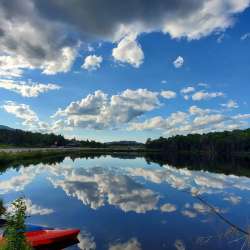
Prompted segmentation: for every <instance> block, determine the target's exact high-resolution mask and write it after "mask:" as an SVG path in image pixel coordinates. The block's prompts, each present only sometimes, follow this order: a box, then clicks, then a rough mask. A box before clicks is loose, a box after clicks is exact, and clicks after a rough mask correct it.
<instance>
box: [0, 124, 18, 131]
mask: <svg viewBox="0 0 250 250" xmlns="http://www.w3.org/2000/svg"><path fill="white" fill-rule="evenodd" d="M0 129H6V130H15V129H13V128H10V127H8V126H4V125H0Z"/></svg>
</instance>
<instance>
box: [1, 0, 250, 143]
mask: <svg viewBox="0 0 250 250" xmlns="http://www.w3.org/2000/svg"><path fill="white" fill-rule="evenodd" d="M249 7H250V0H238V1H235V0H209V1H208V0H185V1H184V0H179V1H174V0H155V1H153V0H152V1H151V0H137V1H134V0H127V1H121V0H119V1H117V0H107V1H101V0H86V1H81V0H74V1H68V0H60V1H59V0H43V1H36V0H22V1H20V0H0V124H1V125H7V126H10V127H13V128H18V129H23V130H30V131H39V132H42V133H52V132H53V133H56V134H63V135H64V136H65V137H67V138H73V137H75V138H77V139H94V140H98V141H102V142H105V141H113V140H137V141H142V142H143V141H145V140H146V139H147V138H158V137H159V136H163V137H170V136H174V135H177V134H183V135H186V134H190V133H207V132H213V131H224V130H234V129H244V128H248V127H249V122H250V97H249V96H250V82H249V81H250V27H249V23H250V8H249Z"/></svg>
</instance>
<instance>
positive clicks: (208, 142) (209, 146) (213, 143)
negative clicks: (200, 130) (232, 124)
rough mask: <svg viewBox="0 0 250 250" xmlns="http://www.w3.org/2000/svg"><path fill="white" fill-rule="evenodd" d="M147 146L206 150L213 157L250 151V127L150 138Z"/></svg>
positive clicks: (161, 148)
mask: <svg viewBox="0 0 250 250" xmlns="http://www.w3.org/2000/svg"><path fill="white" fill-rule="evenodd" d="M146 148H147V149H158V150H161V151H164V152H192V153H194V152H204V153H205V154H207V155H210V156H211V157H213V156H216V155H225V156H226V155H231V154H232V153H237V152H250V129H246V130H234V131H231V132H229V131H224V132H212V133H208V134H189V135H187V136H183V135H177V136H174V137H170V138H163V137H160V138H159V139H156V140H151V139H148V140H147V142H146Z"/></svg>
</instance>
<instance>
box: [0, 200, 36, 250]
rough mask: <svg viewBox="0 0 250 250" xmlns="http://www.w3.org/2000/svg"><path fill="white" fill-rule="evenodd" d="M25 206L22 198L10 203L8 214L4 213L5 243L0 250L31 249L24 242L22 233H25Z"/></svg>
mask: <svg viewBox="0 0 250 250" xmlns="http://www.w3.org/2000/svg"><path fill="white" fill-rule="evenodd" d="M25 212H26V205H25V201H24V200H23V199H22V198H19V199H17V200H15V201H14V202H13V203H12V209H11V211H10V212H6V213H5V217H6V221H7V223H6V230H5V235H4V238H5V243H4V245H3V246H1V247H0V249H1V250H30V249H32V248H31V247H30V246H29V245H28V244H27V242H26V239H25V236H24V234H23V232H24V231H25V218H26V217H25Z"/></svg>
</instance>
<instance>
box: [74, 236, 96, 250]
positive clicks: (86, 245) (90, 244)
mask: <svg viewBox="0 0 250 250" xmlns="http://www.w3.org/2000/svg"><path fill="white" fill-rule="evenodd" d="M78 240H79V241H80V243H78V244H77V246H78V247H79V248H80V249H81V250H95V249H96V243H95V241H94V238H93V236H91V235H90V234H88V233H86V232H84V231H81V233H80V234H79V235H78Z"/></svg>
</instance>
